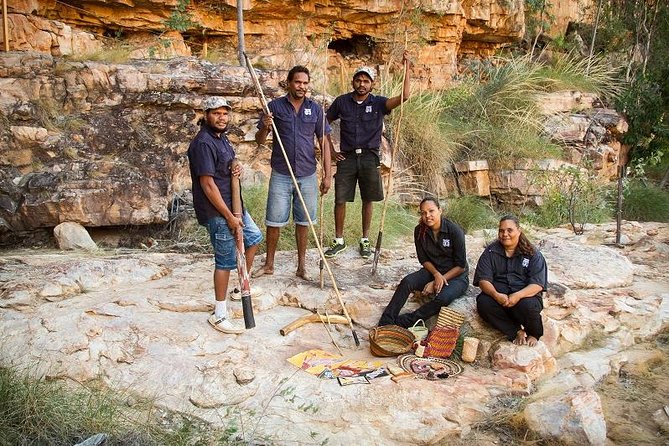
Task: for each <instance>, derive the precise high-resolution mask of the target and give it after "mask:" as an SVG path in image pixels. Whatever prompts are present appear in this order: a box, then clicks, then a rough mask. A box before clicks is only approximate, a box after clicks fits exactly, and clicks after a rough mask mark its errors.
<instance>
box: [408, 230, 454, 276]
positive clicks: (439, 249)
mask: <svg viewBox="0 0 669 446" xmlns="http://www.w3.org/2000/svg"><path fill="white" fill-rule="evenodd" d="M413 240H414V243H415V245H416V254H417V256H418V261H419V262H420V264H421V265H422V264H423V263H425V262H431V263H432V264H433V265H434V267H435V268H437V271H439V272H440V273H441V274H444V273H446V272H447V271H449V270H451V269H453V268H454V267H456V266H460V267H462V268H464V269H465V271H467V251H466V249H465V233H464V231H463V230H462V228H460V226H458V225H457V224H455V223H453V222H452V221H450V220H449V219H447V218H446V217H442V218H441V227H440V228H439V232H438V233H437V237H436V239H435V238H434V235H433V233H432V229H430V228H429V227H428V226H426V225H424V224H423V223H421V224H419V225H418V226H416V229H414V232H413Z"/></svg>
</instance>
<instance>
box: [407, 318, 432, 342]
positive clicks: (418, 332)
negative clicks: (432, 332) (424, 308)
mask: <svg viewBox="0 0 669 446" xmlns="http://www.w3.org/2000/svg"><path fill="white" fill-rule="evenodd" d="M419 324H420V325H419ZM409 331H410V332H411V333H413V336H414V338H415V339H416V341H422V340H423V339H425V338H427V334H428V332H429V330H428V329H427V327H426V326H425V321H423V319H418V320H417V321H416V323H415V324H413V326H412V327H409Z"/></svg>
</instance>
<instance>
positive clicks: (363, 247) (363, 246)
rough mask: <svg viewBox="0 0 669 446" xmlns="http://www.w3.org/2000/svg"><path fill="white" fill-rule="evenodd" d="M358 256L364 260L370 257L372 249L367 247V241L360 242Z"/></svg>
mask: <svg viewBox="0 0 669 446" xmlns="http://www.w3.org/2000/svg"><path fill="white" fill-rule="evenodd" d="M360 255H361V256H362V257H364V258H365V259H367V258H369V256H371V255H372V248H371V246H370V245H369V240H360Z"/></svg>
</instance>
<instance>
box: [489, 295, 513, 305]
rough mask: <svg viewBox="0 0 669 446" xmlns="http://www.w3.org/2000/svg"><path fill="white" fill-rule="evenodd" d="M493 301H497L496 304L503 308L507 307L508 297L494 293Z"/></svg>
mask: <svg viewBox="0 0 669 446" xmlns="http://www.w3.org/2000/svg"><path fill="white" fill-rule="evenodd" d="M492 298H493V299H495V301H497V303H498V304H500V305H501V306H503V307H509V306H510V305H509V296H507V295H506V294H504V293H496V294H495V295H494V296H492Z"/></svg>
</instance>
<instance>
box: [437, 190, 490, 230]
mask: <svg viewBox="0 0 669 446" xmlns="http://www.w3.org/2000/svg"><path fill="white" fill-rule="evenodd" d="M444 215H446V216H447V217H448V218H449V219H450V220H453V221H454V222H456V223H457V224H459V225H460V226H462V229H464V230H465V232H471V231H474V230H476V229H485V228H494V227H496V226H497V215H496V214H495V211H494V210H493V209H492V207H490V204H489V203H486V202H484V201H483V200H481V199H480V198H478V197H475V196H472V195H468V196H464V197H460V198H454V199H451V200H448V205H447V206H446V211H445V214H444Z"/></svg>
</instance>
